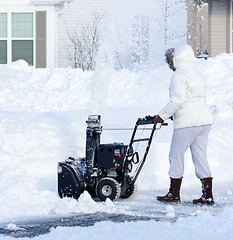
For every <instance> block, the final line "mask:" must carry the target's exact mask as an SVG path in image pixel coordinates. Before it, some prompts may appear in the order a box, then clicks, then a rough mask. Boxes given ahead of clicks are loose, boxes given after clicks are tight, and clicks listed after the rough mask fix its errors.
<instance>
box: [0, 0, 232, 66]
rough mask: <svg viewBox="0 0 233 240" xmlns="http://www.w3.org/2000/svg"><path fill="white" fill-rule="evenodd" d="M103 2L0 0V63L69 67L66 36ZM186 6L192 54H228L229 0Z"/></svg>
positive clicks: (100, 10)
mask: <svg viewBox="0 0 233 240" xmlns="http://www.w3.org/2000/svg"><path fill="white" fill-rule="evenodd" d="M109 2H110V1H109V0H11V1H9V0H1V3H0V64H4V63H8V62H12V61H15V60H17V59H24V60H26V61H27V62H28V63H29V64H30V65H33V66H35V67H38V68H44V67H68V66H70V63H69V62H68V61H67V56H66V52H67V51H66V47H65V46H66V44H67V43H66V41H67V32H68V31H73V29H75V28H76V27H77V25H78V24H83V23H87V22H90V21H91V19H92V18H93V16H94V14H95V13H98V14H104V13H105V12H106V9H107V8H108V4H109ZM164 2H165V3H166V4H169V3H170V2H169V1H167V0H166V1H164ZM174 2H175V1H174ZM177 2H180V1H177ZM183 2H185V0H184V1H183ZM186 4H187V13H186V12H184V17H185V16H186V15H187V23H186V20H184V19H183V20H184V21H183V20H182V21H183V22H184V24H187V25H188V26H187V28H188V30H187V32H188V34H187V35H188V38H187V42H188V43H189V44H190V45H192V46H193V49H194V50H195V52H196V50H198V51H207V52H208V53H209V56H216V55H217V54H219V53H221V52H227V53H228V52H232V0H205V1H200V0H186ZM199 5H201V6H202V7H201V8H200V6H199ZM165 6H166V5H165ZM182 9H183V8H182ZM165 15H166V12H165ZM207 19H208V21H207ZM165 29H167V28H166V27H165ZM158 33H159V32H158Z"/></svg>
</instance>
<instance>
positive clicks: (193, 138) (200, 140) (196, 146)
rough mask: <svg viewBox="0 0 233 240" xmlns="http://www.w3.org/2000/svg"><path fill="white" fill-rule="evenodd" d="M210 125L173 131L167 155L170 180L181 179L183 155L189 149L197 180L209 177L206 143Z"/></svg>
mask: <svg viewBox="0 0 233 240" xmlns="http://www.w3.org/2000/svg"><path fill="white" fill-rule="evenodd" d="M210 129H211V125H205V126H199V127H189V128H179V129H175V130H174V132H173V136H172V142H171V149H170V154H169V161H170V170H169V176H170V177H171V178H182V177H183V173H184V153H185V152H186V150H187V149H188V148H190V150H191V153H192V159H193V163H194V166H195V173H196V176H197V177H198V178H199V179H203V178H208V177H211V172H210V169H209V164H208V161H207V142H208V135H209V132H210Z"/></svg>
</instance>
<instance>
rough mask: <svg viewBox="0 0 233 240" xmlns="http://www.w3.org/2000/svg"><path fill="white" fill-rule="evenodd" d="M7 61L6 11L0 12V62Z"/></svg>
mask: <svg viewBox="0 0 233 240" xmlns="http://www.w3.org/2000/svg"><path fill="white" fill-rule="evenodd" d="M5 63H7V13H0V64H5Z"/></svg>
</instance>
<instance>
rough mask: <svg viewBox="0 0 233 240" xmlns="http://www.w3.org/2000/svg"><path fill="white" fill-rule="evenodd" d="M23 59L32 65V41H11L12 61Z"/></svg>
mask: <svg viewBox="0 0 233 240" xmlns="http://www.w3.org/2000/svg"><path fill="white" fill-rule="evenodd" d="M19 59H23V60H25V61H26V62H28V63H29V64H30V65H33V41H32V40H13V41H12V61H16V60H19Z"/></svg>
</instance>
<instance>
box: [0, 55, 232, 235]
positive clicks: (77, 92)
mask: <svg viewBox="0 0 233 240" xmlns="http://www.w3.org/2000/svg"><path fill="white" fill-rule="evenodd" d="M196 66H197V68H199V69H200V70H201V71H202V72H203V73H204V75H205V76H206V80H207V84H208V88H207V97H208V103H209V105H210V107H211V109H212V111H213V112H214V113H215V116H216V121H215V124H214V125H213V128H212V131H211V134H210V139H209V149H208V155H209V162H210V166H211V169H212V172H213V176H214V183H215V185H214V192H215V197H216V200H221V199H223V198H228V197H230V196H231V195H232V189H233V174H232V172H233V164H232V154H233V150H232V143H233V124H232V120H233V88H232V83H233V55H226V54H222V55H220V56H218V57H215V58H213V59H209V60H207V61H204V60H203V61H202V60H197V61H196ZM171 75H172V73H171V71H170V70H169V69H168V68H167V66H165V65H164V66H162V67H160V68H157V69H152V70H150V71H149V70H148V71H144V72H142V71H141V72H130V71H128V70H121V71H114V70H112V69H101V71H100V70H99V71H98V70H97V71H95V72H83V71H81V70H80V69H77V70H74V69H71V68H66V69H34V68H31V67H28V65H27V64H26V63H25V62H24V61H17V62H15V63H11V64H8V65H0V89H1V90H0V159H1V161H0V176H1V181H0V191H1V195H0V211H1V215H0V222H8V223H10V222H14V220H17V219H18V218H22V217H27V216H44V215H52V214H68V213H93V212H97V211H103V212H112V213H114V212H118V213H119V212H121V213H127V214H129V213H128V212H127V209H126V208H124V207H122V204H120V205H118V204H115V203H110V202H109V201H107V202H106V203H96V202H94V201H93V200H92V199H91V198H90V196H89V195H88V194H87V193H85V194H84V195H83V196H82V197H81V198H80V199H79V201H78V202H77V201H75V200H72V199H59V197H58V196H57V189H56V184H57V179H56V175H57V173H56V171H57V169H56V167H57V162H58V161H62V160H64V159H65V158H66V157H69V156H74V157H83V156H84V149H85V130H86V124H85V121H86V119H87V116H88V114H101V115H102V125H103V126H104V127H133V126H134V123H135V121H136V120H137V118H138V117H143V116H145V115H148V114H151V115H152V114H156V113H157V112H158V111H159V110H160V109H161V107H162V106H163V105H164V104H165V103H166V101H167V100H168V86H169V82H170V77H171ZM200 117H201V113H200ZM171 134H172V123H171V122H170V123H169V127H167V128H163V129H161V130H160V131H159V132H158V133H157V135H156V136H155V138H154V141H153V145H152V148H151V151H150V153H149V156H148V161H147V162H146V165H145V168H144V169H143V172H142V174H141V175H140V178H139V180H138V184H137V185H138V190H139V191H141V192H143V191H150V190H152V191H155V190H164V189H166V188H167V184H168V176H167V170H168V152H169V145H170V138H171ZM130 135H131V132H123V133H121V132H116V131H113V132H107V131H106V132H103V134H102V142H103V143H110V142H115V141H116V142H124V143H125V144H127V143H128V142H129V139H130ZM183 185H184V189H186V188H187V187H189V186H194V188H195V189H198V192H197V193H198V194H199V193H200V189H199V188H200V183H199V181H198V180H197V179H196V177H195V175H194V169H193V165H192V162H191V157H190V153H189V152H188V153H187V157H186V166H185V175H184V184H183ZM223 185H224V186H225V187H224V190H222V186H223ZM164 191H166V190H164ZM135 195H136V197H137V193H135ZM183 196H184V198H185V199H187V200H188V201H189V200H190V201H191V199H192V193H191V194H190V193H189V192H188V191H187V193H185V190H184V195H183ZM229 199H232V198H229ZM154 201H155V200H154ZM229 201H230V200H229ZM109 204H111V208H110V207H109ZM123 205H124V203H123ZM231 212H232V211H231ZM228 215H229V214H228ZM228 215H227V217H228ZM229 216H230V215H229ZM209 218H211V216H209ZM228 219H229V217H228ZM100 224H101V223H100ZM177 224H180V223H177ZM152 228H153V227H152ZM59 231H60V230H59ZM74 231H75V230H74ZM51 236H52V235H51Z"/></svg>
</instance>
